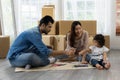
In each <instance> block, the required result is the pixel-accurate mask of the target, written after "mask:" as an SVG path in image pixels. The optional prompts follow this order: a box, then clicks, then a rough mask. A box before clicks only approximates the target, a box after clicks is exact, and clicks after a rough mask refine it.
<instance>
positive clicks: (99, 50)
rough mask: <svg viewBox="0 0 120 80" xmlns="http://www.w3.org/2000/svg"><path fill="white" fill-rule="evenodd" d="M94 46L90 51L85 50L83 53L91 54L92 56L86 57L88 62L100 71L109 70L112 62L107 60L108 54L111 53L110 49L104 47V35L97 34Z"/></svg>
mask: <svg viewBox="0 0 120 80" xmlns="http://www.w3.org/2000/svg"><path fill="white" fill-rule="evenodd" d="M93 44H94V45H93V46H90V47H89V49H87V50H84V52H83V53H86V52H90V53H91V54H90V55H89V54H87V55H86V60H87V61H88V62H89V63H90V64H92V65H93V66H95V67H96V68H97V69H99V70H102V69H103V68H105V69H109V68H110V62H109V61H108V59H107V52H108V51H109V49H108V48H107V47H105V46H104V45H105V39H104V36H103V35H102V34H97V35H96V36H95V37H94V39H93Z"/></svg>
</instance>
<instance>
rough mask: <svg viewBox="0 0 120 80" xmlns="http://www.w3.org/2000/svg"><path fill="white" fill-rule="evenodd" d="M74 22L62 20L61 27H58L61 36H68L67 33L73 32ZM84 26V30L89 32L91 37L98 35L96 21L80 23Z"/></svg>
mask: <svg viewBox="0 0 120 80" xmlns="http://www.w3.org/2000/svg"><path fill="white" fill-rule="evenodd" d="M72 22H73V21H72V20H71V21H68V20H61V21H59V26H57V31H58V33H57V34H59V35H66V33H67V32H69V31H70V30H71V24H72ZM80 22H81V24H82V27H83V29H85V30H86V31H88V33H89V35H95V34H96V21H94V20H85V21H82V20H81V21H80Z"/></svg>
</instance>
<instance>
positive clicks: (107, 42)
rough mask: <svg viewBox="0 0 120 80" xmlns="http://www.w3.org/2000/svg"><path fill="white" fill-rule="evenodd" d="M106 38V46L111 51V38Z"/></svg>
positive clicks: (106, 36) (107, 36)
mask: <svg viewBox="0 0 120 80" xmlns="http://www.w3.org/2000/svg"><path fill="white" fill-rule="evenodd" d="M104 37H105V46H106V47H107V48H109V49H110V36H109V35H104Z"/></svg>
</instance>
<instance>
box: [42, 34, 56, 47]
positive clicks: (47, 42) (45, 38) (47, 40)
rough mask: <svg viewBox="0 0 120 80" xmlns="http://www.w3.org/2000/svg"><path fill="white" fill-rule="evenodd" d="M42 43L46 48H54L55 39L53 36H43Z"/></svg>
mask: <svg viewBox="0 0 120 80" xmlns="http://www.w3.org/2000/svg"><path fill="white" fill-rule="evenodd" d="M42 41H43V43H44V44H45V45H46V46H50V47H52V48H54V45H53V41H54V37H53V36H52V35H42Z"/></svg>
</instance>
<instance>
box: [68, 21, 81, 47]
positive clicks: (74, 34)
mask: <svg viewBox="0 0 120 80" xmlns="http://www.w3.org/2000/svg"><path fill="white" fill-rule="evenodd" d="M77 25H80V26H82V25H81V23H80V22H79V21H74V22H73V23H72V25H71V32H70V46H71V47H74V43H75V36H76V33H75V28H76V26H77Z"/></svg>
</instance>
